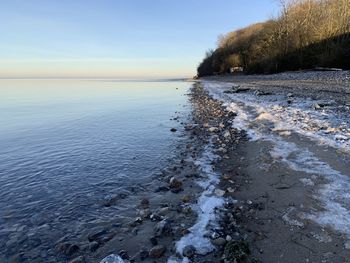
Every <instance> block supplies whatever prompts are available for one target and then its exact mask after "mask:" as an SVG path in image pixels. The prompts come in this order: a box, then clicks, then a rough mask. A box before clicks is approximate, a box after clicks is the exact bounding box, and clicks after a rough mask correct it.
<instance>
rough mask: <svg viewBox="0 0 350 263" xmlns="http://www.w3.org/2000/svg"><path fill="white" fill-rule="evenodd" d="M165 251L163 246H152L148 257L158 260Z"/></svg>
mask: <svg viewBox="0 0 350 263" xmlns="http://www.w3.org/2000/svg"><path fill="white" fill-rule="evenodd" d="M165 250H166V248H165V246H163V245H158V246H154V247H152V248H151V249H150V251H149V256H150V257H151V258H160V257H161V256H163V254H164V253H165Z"/></svg>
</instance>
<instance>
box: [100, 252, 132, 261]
mask: <svg viewBox="0 0 350 263" xmlns="http://www.w3.org/2000/svg"><path fill="white" fill-rule="evenodd" d="M127 262H129V261H124V260H123V259H122V258H121V257H119V256H118V255H115V254H111V255H109V256H107V257H105V258H104V259H102V260H101V261H100V263H127Z"/></svg>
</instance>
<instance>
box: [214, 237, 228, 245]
mask: <svg viewBox="0 0 350 263" xmlns="http://www.w3.org/2000/svg"><path fill="white" fill-rule="evenodd" d="M211 242H212V243H213V244H214V245H215V246H219V247H222V246H224V245H225V244H226V239H225V238H223V237H219V238H216V239H214V240H212V241H211Z"/></svg>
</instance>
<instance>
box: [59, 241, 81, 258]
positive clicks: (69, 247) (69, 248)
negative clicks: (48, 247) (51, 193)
mask: <svg viewBox="0 0 350 263" xmlns="http://www.w3.org/2000/svg"><path fill="white" fill-rule="evenodd" d="M56 250H57V251H58V252H60V253H62V254H64V255H66V256H72V255H73V254H75V253H76V252H78V251H79V246H78V245H76V244H72V243H68V242H67V243H60V244H58V245H57V246H56Z"/></svg>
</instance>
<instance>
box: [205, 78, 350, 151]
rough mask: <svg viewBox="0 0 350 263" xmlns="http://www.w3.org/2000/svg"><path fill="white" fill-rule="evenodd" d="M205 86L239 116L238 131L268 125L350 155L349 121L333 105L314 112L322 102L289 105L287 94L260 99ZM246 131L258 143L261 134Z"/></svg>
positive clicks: (216, 84) (215, 84)
mask: <svg viewBox="0 0 350 263" xmlns="http://www.w3.org/2000/svg"><path fill="white" fill-rule="evenodd" d="M202 84H203V85H204V87H205V88H206V89H207V90H208V91H209V93H210V95H211V96H213V97H214V98H215V99H219V100H222V101H224V102H225V104H224V105H226V106H227V107H228V109H231V111H232V112H235V113H237V120H235V124H234V126H235V128H237V129H240V130H245V129H247V128H249V127H251V126H252V125H253V123H252V120H254V123H258V122H265V123H263V124H264V125H260V128H263V129H270V130H272V131H276V132H285V131H294V132H295V133H297V134H300V135H303V136H307V137H308V138H310V139H312V140H314V141H315V142H317V143H319V144H320V145H328V146H331V147H335V148H338V149H340V150H342V151H344V152H347V153H350V122H349V118H348V116H343V115H341V114H340V113H339V112H336V111H335V110H334V109H332V106H327V107H325V108H323V109H320V110H315V109H314V105H315V104H317V103H320V104H322V103H323V102H320V101H312V100H311V99H310V100H305V99H301V98H293V103H292V104H290V105H289V104H288V103H287V98H286V97H285V96H284V95H268V96H257V95H255V94H254V93H252V92H243V93H237V94H226V93H224V91H225V90H227V89H230V88H231V87H232V83H220V82H202ZM327 103H328V102H326V103H325V104H327ZM247 120H248V121H247ZM260 124H261V123H260ZM247 132H248V135H249V136H250V137H251V138H252V139H254V140H256V139H257V136H258V135H259V132H261V131H260V130H259V129H256V128H255V129H252V131H249V129H247ZM262 132H263V131H262ZM285 134H286V135H287V134H288V133H285Z"/></svg>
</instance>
